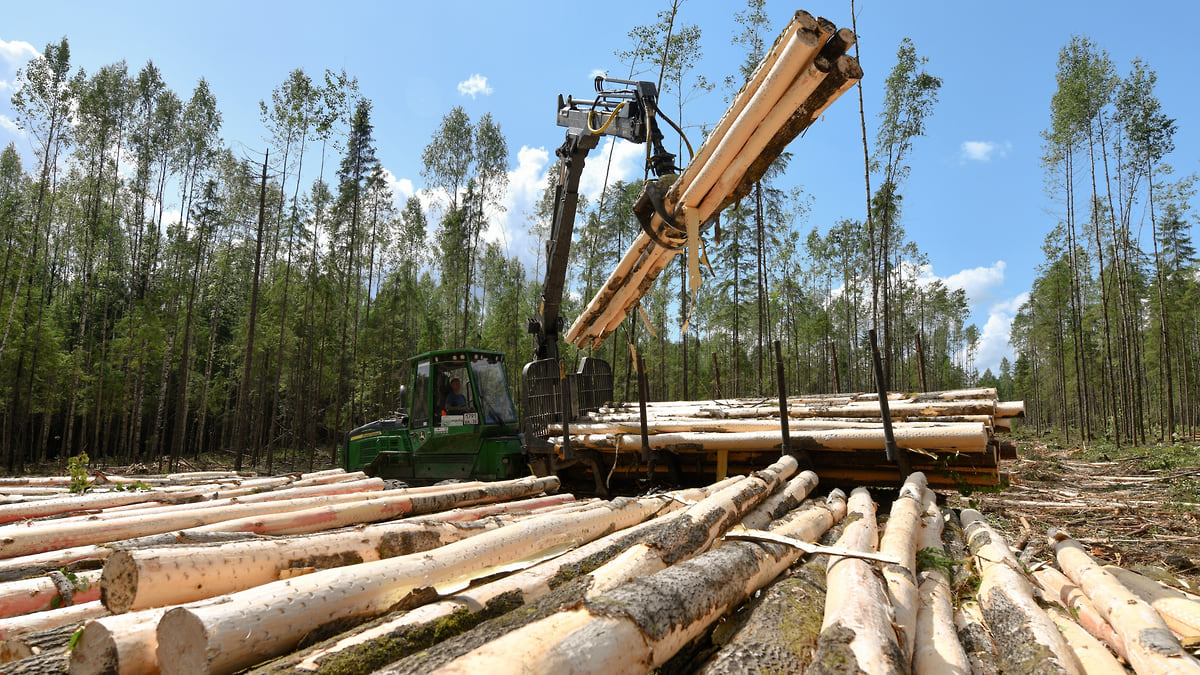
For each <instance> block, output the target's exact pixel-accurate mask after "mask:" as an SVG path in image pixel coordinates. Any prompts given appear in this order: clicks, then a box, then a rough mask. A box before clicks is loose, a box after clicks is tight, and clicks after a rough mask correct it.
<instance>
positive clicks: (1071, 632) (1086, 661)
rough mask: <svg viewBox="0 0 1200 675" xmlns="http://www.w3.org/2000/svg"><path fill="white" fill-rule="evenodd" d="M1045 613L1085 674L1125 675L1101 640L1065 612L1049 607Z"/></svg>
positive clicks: (1119, 664) (1122, 668) (1122, 667)
mask: <svg viewBox="0 0 1200 675" xmlns="http://www.w3.org/2000/svg"><path fill="white" fill-rule="evenodd" d="M1046 614H1048V615H1049V616H1050V620H1051V621H1053V622H1054V625H1056V626H1058V629H1059V630H1060V631H1062V634H1063V638H1064V639H1066V641H1067V644H1068V645H1070V646H1071V650H1072V651H1074V652H1075V656H1076V658H1078V659H1079V663H1080V665H1081V666H1083V672H1085V673H1087V675H1125V673H1127V672H1128V671H1126V670H1125V666H1122V665H1121V663H1120V662H1119V661H1117V659H1116V657H1114V656H1113V655H1112V652H1110V651H1108V648H1107V647H1105V646H1104V644H1103V643H1102V642H1100V641H1099V640H1097V639H1096V638H1095V637H1094V636H1092V634H1091V633H1089V632H1087V631H1086V630H1084V629H1083V628H1082V627H1080V625H1079V624H1077V623H1075V621H1073V620H1072V619H1071V617H1069V616H1067V614H1066V613H1065V612H1063V611H1062V610H1060V609H1057V608H1054V607H1050V608H1048V609H1047V610H1046Z"/></svg>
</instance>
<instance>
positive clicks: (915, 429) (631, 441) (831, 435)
mask: <svg viewBox="0 0 1200 675" xmlns="http://www.w3.org/2000/svg"><path fill="white" fill-rule="evenodd" d="M788 433H789V436H790V439H791V442H792V444H793V446H794V447H802V448H804V449H806V450H842V451H848V452H854V451H857V450H883V449H884V433H883V428H882V427H880V426H878V425H876V426H875V427H873V428H870V429H825V430H809V431H805V430H797V431H791V430H790V429H789V432H788ZM895 439H896V444H897V445H899V446H900V447H901V448H906V449H913V450H946V451H949V450H954V451H958V452H970V453H980V452H984V451H986V450H987V446H988V441H989V440H991V435H990V434H989V433H988V430H987V427H986V426H984V425H983V424H971V423H964V424H946V425H940V426H937V427H923V426H906V427H902V428H897V429H896V430H895ZM550 440H551V442H553V443H556V444H561V443H562V440H561V437H557V436H556V437H552V438H551V439H550ZM649 442H650V448H651V449H652V450H667V451H683V452H686V451H694V450H705V451H712V450H758V451H765V450H775V451H779V450H781V449H782V448H783V437H782V432H780V431H779V429H778V425H776V428H774V429H771V430H769V431H738V432H726V433H720V432H678V433H661V434H655V435H653V436H650V437H649ZM571 444H572V445H573V446H576V447H582V448H594V449H604V450H612V449H617V448H627V449H629V450H630V451H633V450H637V449H639V448H640V447H641V446H640V441H639V440H638V437H637V434H611V435H610V434H605V435H572V437H571Z"/></svg>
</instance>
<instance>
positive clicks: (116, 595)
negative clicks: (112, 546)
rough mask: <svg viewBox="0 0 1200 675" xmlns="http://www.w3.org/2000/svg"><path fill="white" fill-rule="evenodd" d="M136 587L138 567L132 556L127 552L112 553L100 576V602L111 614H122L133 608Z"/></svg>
mask: <svg viewBox="0 0 1200 675" xmlns="http://www.w3.org/2000/svg"><path fill="white" fill-rule="evenodd" d="M137 587H138V566H137V564H136V563H135V562H134V561H133V556H132V555H130V553H129V551H114V552H113V553H112V554H111V555H109V556H108V560H106V561H105V562H104V572H103V573H101V575H100V602H101V603H103V605H104V607H105V608H106V609H107V610H108V611H110V612H112V613H113V614H124V613H125V612H128V611H129V610H130V609H131V608H132V607H133V600H134V597H135V596H136V594H137Z"/></svg>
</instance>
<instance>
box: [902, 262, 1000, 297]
mask: <svg viewBox="0 0 1200 675" xmlns="http://www.w3.org/2000/svg"><path fill="white" fill-rule="evenodd" d="M1007 268H1008V263H1006V262H1004V261H1003V260H997V261H996V262H995V263H993V264H992V265H991V266H990V267H974V268H971V269H969V270H962V271H960V272H955V273H954V274H951V275H950V276H948V277H939V276H938V275H936V274H934V273H933V266H932V265H923V266H922V267H920V269H919V270H917V268H915V267H912V268H910V269H908V270H906V271H905V273H906V274H909V275H911V274H914V273H915V274H916V275H917V283H922V284H932V283H933V282H935V281H941V282H942V283H943V284H945V285H946V286H947V287H948V288H954V289H957V288H961V289H962V290H963V291H964V292H966V294H967V304H968V305H970V306H971V307H972V308H975V307H978V306H980V305H983V304H986V303H988V302H992V301H993V300H995V297H996V296H995V290H994V289H996V288H997V287H999V286H1000V285H1001V284H1003V283H1004V270H1005V269H1007Z"/></svg>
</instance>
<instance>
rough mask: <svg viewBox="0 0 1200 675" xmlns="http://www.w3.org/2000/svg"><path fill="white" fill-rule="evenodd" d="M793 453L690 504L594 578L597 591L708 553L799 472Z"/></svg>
mask: <svg viewBox="0 0 1200 675" xmlns="http://www.w3.org/2000/svg"><path fill="white" fill-rule="evenodd" d="M797 468H798V463H797V461H796V458H795V457H792V456H790V455H787V456H784V457H781V458H780V459H779V460H778V461H776V462H775V463H774V464H772V465H770V466H768V467H767V468H765V469H762V470H761V471H755V472H754V473H753V474H751V475H749V476H747V477H745V478H743V479H742V480H739V481H737V482H735V483H734V484H732V485H730V486H729V487H727V488H725V489H724V490H721V491H720V492H718V493H717V494H715V495H712V496H711V497H708V498H706V499H704V500H702V501H700V502H697V503H696V504H694V505H692V506H689V507H688V508H687V509H685V510H684V512H683V515H681V516H680V518H679V521H678V523H677V524H676V525H675V526H674V527H672V528H671V529H670V530H669V531H666V532H662V533H660V534H659V535H658V536H655V537H653V538H651V539H650V540H649V541H647V542H645V543H641V544H637V545H636V546H633V547H632V548H630V549H629V550H628V551H625V552H624V553H622V554H621V555H619V556H617V557H616V558H615V559H614V560H611V561H610V562H608V563H607V564H605V565H604V566H603V567H601V568H600V569H598V570H596V571H595V572H594V573H593V574H592V592H593V593H603V592H604V591H607V590H609V589H612V588H615V587H616V586H618V585H619V584H622V583H624V582H625V581H626V580H627V579H631V578H633V577H638V576H646V575H649V574H652V573H654V572H657V571H659V570H661V569H664V568H666V567H669V566H671V565H674V564H675V563H677V562H679V561H680V560H684V559H687V558H690V557H692V556H694V555H696V554H697V553H701V552H703V551H705V550H707V549H708V547H709V546H711V545H712V543H713V542H714V541H716V540H717V539H718V538H720V537H721V535H722V534H724V533H725V531H726V530H728V529H729V528H730V527H731V526H732V525H733V524H734V523H736V522H738V521H739V520H741V519H742V516H744V515H745V514H746V513H747V512H748V511H749V510H750V509H752V508H754V507H755V506H756V505H758V504H759V503H760V502H762V501H763V500H764V499H766V497H767V496H768V495H770V493H772V492H774V491H775V490H776V489H777V488H778V487H779V486H780V485H781V484H782V483H783V481H784V480H787V478H788V477H789V476H791V475H792V474H794V473H795V472H796V469H797Z"/></svg>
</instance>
